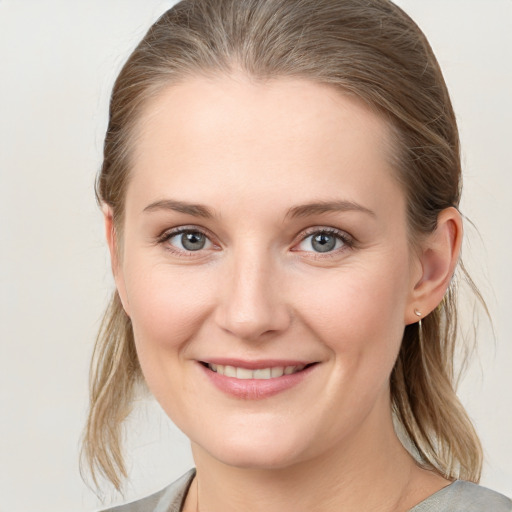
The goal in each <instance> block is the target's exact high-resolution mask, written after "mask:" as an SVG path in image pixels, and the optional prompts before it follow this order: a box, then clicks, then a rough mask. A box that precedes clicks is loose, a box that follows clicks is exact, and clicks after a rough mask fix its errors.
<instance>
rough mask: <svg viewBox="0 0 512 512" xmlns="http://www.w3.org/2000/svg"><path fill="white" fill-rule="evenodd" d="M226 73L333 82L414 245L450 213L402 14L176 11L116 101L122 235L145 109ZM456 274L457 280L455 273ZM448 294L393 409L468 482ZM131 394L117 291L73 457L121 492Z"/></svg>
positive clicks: (475, 450)
mask: <svg viewBox="0 0 512 512" xmlns="http://www.w3.org/2000/svg"><path fill="white" fill-rule="evenodd" d="M234 71H242V72H244V73H245V74H247V75H248V76H250V77H251V78H252V79H254V80H260V81H266V80H272V79H278V78H280V77H295V78H300V79H305V80H310V81H314V82H317V83H323V84H331V85H332V86H333V87H335V88H338V89H339V90H340V91H341V92H342V93H344V94H349V95H353V96H356V97H357V98H359V99H361V100H362V101H364V102H365V103H366V104H367V105H368V106H369V107H370V108H371V109H372V110H373V111H375V112H376V113H377V114H378V115H380V116H382V118H384V119H385V120H386V121H387V123H388V125H389V127H390V130H391V133H392V134H393V139H394V163H395V170H396V177H397V179H398V180H399V182H400V183H401V185H402V187H403V190H404V193H405V196H406V200H407V216H408V227H409V236H410V239H411V243H412V244H414V243H415V241H418V240H419V239H421V236H422V235H425V234H428V233H431V232H432V231H433V230H435V228H436V225H437V218H438V214H439V213H440V212H441V211H442V210H443V209H445V208H447V207H451V206H454V207H458V205H459V199H460V190H461V162H460V154H459V138H458V131H457V124H456V121H455V115H454V112H453V109H452V105H451V102H450V98H449V95H448V91H447V88H446V84H445V82H444V79H443V76H442V73H441V70H440V68H439V65H438V63H437V61H436V58H435V56H434V54H433V52H432V49H431V47H430V45H429V43H428V42H427V39H426V38H425V36H424V35H423V33H422V32H421V30H420V29H419V28H418V27H417V25H416V24H415V23H414V22H413V21H412V20H411V18H410V17H409V16H408V15H407V14H405V13H404V12H403V11H402V10H401V9H400V8H398V7H397V6H396V5H394V4H393V3H392V2H390V1H388V0H183V1H182V2H179V3H178V4H176V5H175V6H174V7H173V8H171V9H170V10H169V11H167V12H166V13H165V14H164V15H163V16H161V17H160V19H159V20H158V21H157V22H156V23H155V24H154V25H153V26H152V27H151V28H150V29H149V31H148V32H147V34H146V36H145V37H144V39H143V40H142V41H141V42H140V44H139V45H138V46H137V48H136V49H135V50H134V52H133V53H132V54H131V56H130V57H129V59H128V61H127V62H126V64H125V65H124V67H123V69H122V71H121V73H120V74H119V77H118V78H117V81H116V83H115V86H114V90H113V93H112V98H111V103H110V120H109V125H108V129H107V133H106V137H105V146H104V160H103V166H102V168H101V172H100V173H99V176H98V179H97V184H96V185H97V186H96V194H97V198H98V201H99V202H100V203H103V204H107V205H109V206H110V208H111V209H112V212H113V218H114V226H115V230H116V233H117V235H118V236H119V237H122V225H123V215H124V200H125V196H126V188H127V184H128V182H129V178H130V162H131V154H132V151H133V146H134V129H135V127H136V125H137V123H138V122H139V119H140V117H141V116H142V115H143V112H144V107H145V105H146V103H147V102H148V100H150V99H151V98H153V97H155V95H157V94H158V93H159V92H160V91H161V90H162V89H163V88H165V87H167V86H169V85H171V84H176V83H178V82H183V81H185V80H187V78H188V77H193V76H200V75H211V74H214V75H218V74H226V75H229V74H231V73H233V72H234ZM459 274H460V275H461V276H467V274H466V273H465V271H464V269H463V267H462V269H459ZM468 279H469V277H468ZM469 282H470V283H471V281H469ZM455 287H456V280H455V279H454V280H452V283H451V286H450V288H449V290H448V292H447V294H446V296H445V298H444V300H443V302H442V303H441V304H440V306H439V307H438V308H437V309H436V310H435V311H433V312H432V313H430V314H429V315H428V316H427V317H426V318H424V319H423V329H422V333H421V336H420V332H419V329H418V325H417V324H413V325H409V326H407V327H406V328H405V331H404V336H403V341H402V345H401V350H400V353H399V356H398V359H397V361H396V364H395V366H394V369H393V371H392V374H391V378H390V390H391V400H392V407H393V411H394V414H395V418H396V420H397V421H398V422H399V423H400V424H401V426H402V428H403V430H404V431H405V433H406V434H407V436H408V438H409V440H410V443H411V444H412V447H413V451H415V452H416V453H417V456H418V458H419V460H420V463H421V464H423V465H424V466H426V467H429V468H432V469H433V470H435V471H437V472H438V473H440V474H442V475H444V476H445V477H446V478H449V479H455V478H463V479H468V480H472V481H475V482H476V481H478V480H479V476H480V471H481V464H482V450H481V447H480V443H479V440H478V437H477V436H476V434H475V431H474V429H473V426H472V425H471V422H470V420H469V419H468V416H467V414H466V412H465V410H464V408H463V407H462V405H461V403H460V401H459V400H458V398H457V396H456V394H455V391H454V370H453V360H454V350H455V341H456V331H457V306H456V290H455ZM476 293H477V292H476ZM139 382H142V375H141V369H140V366H139V363H138V360H137V354H136V351H135V345H134V339H133V331H132V326H131V323H130V319H129V318H128V316H127V315H126V313H125V312H124V310H123V308H122V306H121V302H120V299H119V296H118V294H117V292H116V293H114V296H113V299H112V302H111V304H110V306H109V308H108V310H107V311H106V313H105V317H104V320H103V324H102V326H101V330H100V333H99V335H98V339H97V344H96V348H95V352H94V357H93V362H92V366H91V384H90V392H91V393H90V412H89V418H88V422H87V426H86V431H85V435H84V445H83V453H84V455H85V459H86V461H87V462H88V464H89V466H90V467H91V469H92V472H93V477H94V478H95V481H96V475H98V473H99V474H103V475H104V476H106V477H107V478H108V479H109V480H110V481H111V482H112V483H113V484H114V486H115V487H116V488H118V489H119V488H120V485H121V478H122V476H126V470H125V465H124V460H123V456H122V451H121V442H120V434H121V425H122V422H123V420H124V419H125V418H126V416H127V415H128V414H129V411H130V406H131V401H132V397H133V392H134V389H135V388H136V385H137V383H139Z"/></svg>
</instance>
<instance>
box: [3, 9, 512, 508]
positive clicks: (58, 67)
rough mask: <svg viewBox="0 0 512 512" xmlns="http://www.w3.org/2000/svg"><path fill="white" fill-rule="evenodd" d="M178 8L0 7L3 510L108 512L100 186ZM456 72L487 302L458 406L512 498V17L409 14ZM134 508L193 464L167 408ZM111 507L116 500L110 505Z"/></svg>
mask: <svg viewBox="0 0 512 512" xmlns="http://www.w3.org/2000/svg"><path fill="white" fill-rule="evenodd" d="M172 3H173V2H172V1H162V0H144V1H141V0H87V1H86V0H81V1H78V0H0V414H1V416H0V418H1V420H0V511H9V512H28V511H35V510H37V511H40V512H61V511H62V512H64V511H66V512H68V511H76V512H86V511H92V510H95V509H96V508H98V507H99V502H98V501H97V499H96V498H95V497H94V495H93V493H92V492H91V491H90V490H88V489H87V487H86V486H85V485H84V484H83V483H82V481H81V479H80V475H79V472H78V462H77V461H78V445H79V438H80V435H81V429H82V426H83V422H84V419H85V412H86V401H87V371H88V361H89V358H90V355H91V351H92V346H93V341H94V337H95V333H96V330H97V328H98V323H99V319H100V317H101V314H102V310H103V307H104V305H105V304H106V301H107V298H108V296H109V294H110V290H111V289H112V280H111V277H110V269H109V263H108V258H107V253H106V249H105V244H104V241H103V231H102V225H101V216H100V213H99V210H98V209H97V207H96V205H95V202H94V197H93V181H94V176H95V173H96V171H97V169H98V167H99V165H100V161H101V145H102V137H103V133H104V130H105V127H106V114H107V106H108V96H109V92H110V88H111V86H112V83H113V79H114V77H115V74H116V72H117V71H118V70H119V69H120V66H121V65H122V63H123V61H124V60H125V58H126V57H127V55H128V54H129V52H130V51H131V50H132V49H133V47H134V46H135V44H136V43H137V42H138V40H139V39H140V38H141V37H142V35H143V33H144V32H145V30H146V29H147V28H148V27H149V25H150V24H151V22H152V21H154V20H155V19H156V17H157V16H158V15H159V14H161V13H162V12H163V11H164V10H165V9H166V8H168V7H170V6H171V5H172ZM399 4H400V5H401V6H402V7H404V8H405V9H406V10H407V11H408V12H409V13H410V14H411V15H412V16H413V18H414V19H416V21H417V22H418V24H419V25H420V26H421V27H422V28H423V30H424V31H425V32H426V34H427V36H428V37H429V39H430V41H431V43H432V46H433V47H434V50H435V51H436V53H437V55H438V58H439V60H440V63H441V66H442V68H443V69H444V72H445V76H446V79H447V82H448V85H449V87H450V89H451V93H452V97H453V101H454V105H455V110H456V112H457V115H458V118H459V122H460V129H461V136H462V143H463V154H464V168H465V171H464V172H465V198H464V201H463V205H462V209H463V212H464V213H465V214H466V215H468V216H469V217H470V218H471V219H472V220H473V221H474V222H475V224H476V225H477V226H478V228H479V231H480V234H481V238H480V236H479V235H478V234H476V232H475V231H474V230H471V229H469V228H468V234H469V237H470V238H469V241H468V243H466V245H465V247H464V257H465V258H466V260H468V261H469V264H470V265H469V266H470V268H471V269H472V270H473V273H474V275H475V278H476V280H477V283H478V284H479V285H480V287H481V288H482V290H483V292H484V295H485V296H486V298H487V300H488V303H489V307H490V309H491V313H492V315H493V318H494V321H495V331H496V343H494V341H493V338H492V335H491V331H490V329H489V327H488V326H487V325H485V324H483V325H482V327H481V329H480V331H479V344H480V348H479V351H480V356H479V362H477V363H476V364H474V365H473V366H472V367H471V368H470V372H469V374H468V376H467V377H466V378H465V379H464V380H463V382H462V384H461V396H462V398H463V401H464V403H465V405H466V406H467V408H468V410H469V413H470V415H471V417H472V418H473V420H474V422H475V424H476V426H477V429H478V431H479V433H480V434H481V437H482V441H483V444H484V447H485V453H486V465H485V471H484V477H483V480H482V483H483V484H484V485H487V486H489V487H493V488H495V489H496V490H499V491H501V492H504V493H506V494H508V495H512V440H511V432H512V375H511V363H512V343H511V341H512V340H511V334H510V321H509V320H510V316H511V314H510V311H511V310H512V272H511V271H510V260H511V256H512V236H511V231H512V230H511V221H512V201H511V200H510V194H511V192H512V172H511V171H512V169H511V167H512V166H511V163H510V162H511V158H510V149H511V146H512V129H511V126H512V2H511V1H510V0H430V1H428V2H427V1H425V0H401V1H400V2H399ZM129 432H130V434H129V438H128V451H129V454H130V455H129V464H130V473H131V476H132V479H131V484H130V485H129V486H128V488H127V498H129V499H133V498H135V497H138V496H142V495H144V494H147V493H149V492H150V491H154V490H156V489H158V488H159V487H162V486H163V485H165V484H166V483H168V482H169V481H171V480H173V479H174V478H176V477H177V476H179V475H180V474H181V473H182V472H183V471H185V470H186V469H187V468H188V467H190V466H191V465H192V460H191V458H190V455H189V453H188V445H187V442H186V439H185V438H184V437H183V436H182V435H181V434H180V433H178V432H177V431H176V429H174V428H172V427H169V426H168V422H167V421H166V419H165V418H164V417H163V415H162V414H161V413H160V411H159V409H158V407H157V406H154V404H152V403H149V404H142V406H141V408H140V410H139V411H138V414H137V415H135V417H134V418H133V419H132V420H131V421H130V429H129ZM106 497H107V499H113V500H119V497H118V496H115V495H114V494H112V493H110V492H109V491H108V489H107V490H106Z"/></svg>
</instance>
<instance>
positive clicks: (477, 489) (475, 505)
mask: <svg viewBox="0 0 512 512" xmlns="http://www.w3.org/2000/svg"><path fill="white" fill-rule="evenodd" d="M410 512H512V501H511V500H510V499H509V498H507V497H506V496H503V494H499V493H497V492H495V491H491V490H490V489H487V488H486V487H482V486H480V485H477V484H474V483H471V482H465V481H463V480H456V481H455V482H453V483H452V484H450V485H448V486H447V487H445V488H444V489H441V490H440V491H439V492H436V493H435V494H433V495H432V496H430V497H429V498H427V499H426V500H425V501H422V502H421V503H420V504H419V505H416V506H415V507H414V508H413V509H411V510H410Z"/></svg>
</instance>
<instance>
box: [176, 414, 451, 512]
mask: <svg viewBox="0 0 512 512" xmlns="http://www.w3.org/2000/svg"><path fill="white" fill-rule="evenodd" d="M192 449H193V453H194V460H195V462H196V467H197V480H196V482H195V484H196V485H197V489H196V490H197V497H198V500H199V508H198V510H200V511H201V512H204V511H207V512H221V511H222V512H235V511H237V512H238V511H240V510H244V511H247V512H263V511H264V512H277V511H279V512H282V510H293V511H294V512H310V511H311V510H315V511H317V512H331V511H336V512H339V511H344V512H345V511H346V512H352V511H354V512H356V511H357V512H360V511H361V510H368V511H370V510H371V511H375V512H388V511H393V512H400V511H404V512H405V511H407V510H409V509H410V508H412V507H413V506H414V505H415V504H417V503H418V502H420V501H421V500H423V499H425V498H426V497H427V496H429V495H430V494H432V493H434V492H436V491H438V490H439V489H441V488H442V487H444V486H445V485H447V483H448V482H447V481H446V480H444V479H442V478H441V477H438V476H437V475H434V474H433V473H431V472H427V471H425V470H423V469H420V468H419V467H418V466H417V465H416V463H415V462H414V460H413V459H412V457H411V456H410V455H409V454H408V453H407V452H406V450H405V449H404V448H403V446H402V444H401V443H400V441H399V440H398V438H397V437H396V435H395V432H394V429H393V425H392V420H391V415H389V417H388V419H387V421H386V423H385V424H383V423H382V421H380V422H378V423H377V424H372V422H371V418H368V421H367V424H365V425H363V426H362V427H361V428H359V429H358V430H357V432H355V433H354V434H353V435H351V436H348V437H347V438H346V439H344V440H343V441H342V442H340V443H339V445H338V446H337V447H335V448H334V449H331V450H329V451H328V453H322V454H319V455H318V456H316V457H315V458H308V459H307V460H304V461H299V462H296V463H295V464H293V465H288V466H286V467H282V468H272V469H246V468H239V467H233V466H230V465H227V464H224V463H223V462H220V461H219V460H217V459H214V458H213V457H211V456H210V455H209V454H208V453H207V452H205V451H204V450H203V449H201V448H200V447H199V446H197V445H194V444H193V445H192ZM194 494H195V493H194ZM192 501H194V502H195V497H194V498H193V500H192ZM194 505H195V504H194ZM185 510H189V506H186V507H185ZM190 510H196V506H194V508H191V509H190Z"/></svg>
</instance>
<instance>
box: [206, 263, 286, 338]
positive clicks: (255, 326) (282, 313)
mask: <svg viewBox="0 0 512 512" xmlns="http://www.w3.org/2000/svg"><path fill="white" fill-rule="evenodd" d="M233 260H234V261H233ZM233 260H232V261H230V264H229V265H228V267H229V268H228V269H227V271H226V273H224V275H223V278H222V279H221V283H220V290H219V292H220V293H219V302H218V307H217V309H216V313H215V321H216V324H217V325H218V326H219V327H220V328H221V329H223V330H224V331H227V332H229V333H230V334H232V335H233V336H236V337H237V338H239V339H243V340H248V341H255V340H263V339H267V338H268V337H269V335H276V334H278V333H280V332H283V331H285V330H286V329H287V328H288V327H289V325H290V323H291V309H290V307H289V304H287V301H286V299H285V295H286V293H285V289H284V286H283V285H284V275H283V272H282V271H281V272H280V271H279V268H278V264H277V263H276V262H273V261H272V260H271V258H270V257H269V255H268V254H267V255H262V256H258V255H256V254H251V255H247V254H245V255H242V254H240V255H239V256H238V257H235V256H233Z"/></svg>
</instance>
